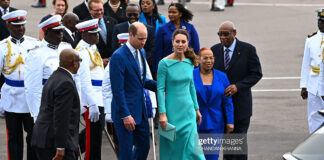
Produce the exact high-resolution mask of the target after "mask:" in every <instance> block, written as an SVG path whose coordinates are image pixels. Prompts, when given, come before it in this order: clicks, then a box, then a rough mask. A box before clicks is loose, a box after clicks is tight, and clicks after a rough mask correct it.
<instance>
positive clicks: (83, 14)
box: [73, 2, 91, 21]
mask: <svg viewBox="0 0 324 160" xmlns="http://www.w3.org/2000/svg"><path fill="white" fill-rule="evenodd" d="M73 13H75V14H76V15H78V17H79V20H80V21H83V20H85V19H86V18H87V17H91V14H90V12H89V9H88V7H87V6H86V5H85V4H84V2H82V3H81V4H79V5H77V6H75V7H74V8H73Z"/></svg>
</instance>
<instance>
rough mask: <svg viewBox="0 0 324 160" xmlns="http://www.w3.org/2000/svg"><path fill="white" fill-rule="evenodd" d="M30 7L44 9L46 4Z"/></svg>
mask: <svg viewBox="0 0 324 160" xmlns="http://www.w3.org/2000/svg"><path fill="white" fill-rule="evenodd" d="M31 6H32V7H34V8H45V7H46V4H41V3H37V4H33V5H31Z"/></svg>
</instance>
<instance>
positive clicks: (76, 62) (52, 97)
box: [32, 49, 82, 160]
mask: <svg viewBox="0 0 324 160" xmlns="http://www.w3.org/2000/svg"><path fill="white" fill-rule="evenodd" d="M80 61H82V60H81V59H80V57H79V56H78V55H77V53H76V51H74V50H73V49H65V50H63V51H62V52H61V54H60V67H59V68H58V69H57V70H56V71H55V72H54V73H53V74H52V75H51V77H50V78H49V79H48V80H47V82H46V83H45V85H44V88H43V92H42V100H41V106H40V111H39V115H38V118H37V120H36V123H35V126H34V130H33V136H32V145H33V146H35V147H36V154H37V157H38V159H40V160H52V159H53V160H61V159H64V160H77V158H78V133H79V120H80V99H79V95H78V91H77V89H76V86H75V83H74V81H73V75H72V74H75V73H77V71H78V69H79V66H80Z"/></svg>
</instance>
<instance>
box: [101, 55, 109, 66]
mask: <svg viewBox="0 0 324 160" xmlns="http://www.w3.org/2000/svg"><path fill="white" fill-rule="evenodd" d="M109 60H110V57H109V58H103V59H102V61H103V65H104V68H105V67H106V66H107V64H108V62H109Z"/></svg>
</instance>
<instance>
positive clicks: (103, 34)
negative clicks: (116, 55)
mask: <svg viewBox="0 0 324 160" xmlns="http://www.w3.org/2000/svg"><path fill="white" fill-rule="evenodd" d="M104 25H105V24H104V22H103V20H99V27H100V29H101V31H100V35H101V37H102V39H103V40H104V42H105V44H107V32H106V28H105V27H104Z"/></svg>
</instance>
